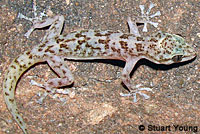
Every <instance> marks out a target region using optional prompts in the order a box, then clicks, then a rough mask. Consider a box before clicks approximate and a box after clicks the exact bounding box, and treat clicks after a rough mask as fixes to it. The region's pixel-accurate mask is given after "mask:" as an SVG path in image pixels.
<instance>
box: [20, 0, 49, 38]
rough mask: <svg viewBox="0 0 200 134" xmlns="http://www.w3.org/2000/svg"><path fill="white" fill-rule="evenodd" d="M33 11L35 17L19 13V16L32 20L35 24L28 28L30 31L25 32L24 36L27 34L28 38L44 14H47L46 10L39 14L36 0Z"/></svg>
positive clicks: (34, 0)
mask: <svg viewBox="0 0 200 134" xmlns="http://www.w3.org/2000/svg"><path fill="white" fill-rule="evenodd" d="M33 13H34V17H33V18H30V17H27V16H25V15H23V14H22V13H19V14H18V18H21V19H25V20H28V21H31V22H32V23H33V26H32V27H31V28H30V29H29V30H28V32H26V33H25V34H24V36H26V37H27V38H29V36H30V34H31V33H32V32H33V31H34V29H35V25H37V24H38V23H40V22H41V21H42V18H43V17H44V16H47V15H46V14H45V11H43V12H41V13H40V14H39V15H38V14H37V5H36V0H33Z"/></svg>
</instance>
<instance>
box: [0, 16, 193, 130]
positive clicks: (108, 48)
mask: <svg viewBox="0 0 200 134" xmlns="http://www.w3.org/2000/svg"><path fill="white" fill-rule="evenodd" d="M63 23H64V16H62V15H56V16H54V17H52V18H47V19H45V20H42V21H37V22H36V23H34V25H33V27H32V28H31V30H30V31H28V34H27V35H30V33H31V32H32V31H33V30H34V29H37V28H43V27H46V26H50V27H49V29H48V30H47V32H46V34H45V36H44V37H43V39H42V41H41V43H40V44H39V45H38V46H35V47H34V48H33V49H32V50H28V51H25V52H23V53H22V54H21V55H19V56H17V57H16V58H15V59H14V60H13V61H12V62H11V64H10V65H9V67H8V70H7V72H6V74H5V79H4V82H3V95H4V99H5V102H6V105H7V107H8V109H9V111H10V112H11V114H12V116H13V118H14V119H15V121H16V122H17V124H18V125H19V126H20V128H21V129H22V131H23V133H24V134H28V130H27V127H26V124H25V122H24V121H23V118H22V116H21V115H20V113H19V111H18V108H17V105H16V101H15V88H16V85H17V82H18V80H19V78H20V77H21V75H22V74H23V73H24V72H25V71H26V70H28V69H29V68H30V67H32V66H33V65H35V64H36V63H41V62H47V63H48V65H49V66H50V67H51V68H52V69H53V70H54V71H55V72H56V74H57V75H58V76H59V78H53V79H50V80H48V81H47V82H45V83H44V84H38V86H40V87H42V88H44V89H46V90H47V91H52V90H54V88H59V87H63V86H67V85H71V84H72V83H73V82H74V77H73V75H72V72H71V71H70V70H69V69H68V67H67V64H66V63H65V62H66V61H64V60H65V59H72V60H94V59H115V60H122V61H124V62H125V67H124V68H123V71H122V74H121V80H122V82H123V83H124V84H125V86H126V87H127V88H128V89H129V90H130V91H131V92H133V94H134V93H138V92H139V91H140V90H141V89H139V88H138V87H136V86H134V85H133V84H132V82H131V78H130V73H131V71H132V70H133V68H134V66H135V64H136V63H137V62H138V61H139V60H140V59H147V60H149V61H151V62H153V63H156V64H166V65H169V64H173V63H179V62H184V61H188V60H192V59H194V58H195V57H196V52H195V50H194V48H193V47H192V46H191V45H190V44H188V43H186V41H185V39H184V38H182V37H181V36H179V35H175V34H170V33H166V32H162V31H158V32H157V33H154V34H152V35H151V36H147V37H143V36H141V35H140V33H139V31H138V29H137V26H136V22H132V21H131V19H130V18H128V25H129V28H130V33H122V32H120V31H111V30H106V31H101V30H92V29H89V30H78V31H74V32H71V33H68V34H65V35H62V34H61V31H62V28H63Z"/></svg>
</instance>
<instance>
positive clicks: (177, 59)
mask: <svg viewBox="0 0 200 134" xmlns="http://www.w3.org/2000/svg"><path fill="white" fill-rule="evenodd" d="M182 57H183V56H182V55H176V56H174V57H172V60H173V61H174V62H175V63H178V62H180V61H181V60H182Z"/></svg>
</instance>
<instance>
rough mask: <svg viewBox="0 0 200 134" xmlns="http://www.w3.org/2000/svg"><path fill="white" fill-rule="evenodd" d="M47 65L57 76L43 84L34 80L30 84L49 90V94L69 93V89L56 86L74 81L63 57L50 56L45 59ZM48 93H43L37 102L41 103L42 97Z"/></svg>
mask: <svg viewBox="0 0 200 134" xmlns="http://www.w3.org/2000/svg"><path fill="white" fill-rule="evenodd" d="M47 63H48V64H49V66H50V67H51V68H52V69H53V70H54V71H55V72H56V74H57V75H58V76H59V78H53V79H50V80H48V81H47V82H46V83H44V84H39V83H37V82H35V81H31V84H32V85H36V86H38V87H41V88H44V89H46V91H48V92H50V94H55V93H58V94H70V91H69V90H64V91H62V90H59V89H57V88H60V87H64V86H68V85H71V84H72V83H73V82H74V77H73V75H72V73H71V71H70V70H69V69H68V67H67V65H66V64H65V61H64V59H62V58H60V57H59V56H52V57H51V58H50V59H48V60H47ZM47 95H48V93H47V92H46V93H44V94H43V96H42V97H41V98H40V99H39V100H38V103H40V104H42V101H43V99H44V98H45V97H46V96H47Z"/></svg>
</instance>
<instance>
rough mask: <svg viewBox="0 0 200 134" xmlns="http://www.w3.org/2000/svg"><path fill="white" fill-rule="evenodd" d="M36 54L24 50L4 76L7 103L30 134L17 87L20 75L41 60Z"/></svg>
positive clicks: (25, 133) (20, 124)
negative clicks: (21, 109) (19, 108)
mask: <svg viewBox="0 0 200 134" xmlns="http://www.w3.org/2000/svg"><path fill="white" fill-rule="evenodd" d="M38 59H40V58H38V57H37V58H36V56H35V55H33V54H31V52H30V51H26V52H24V53H23V54H22V55H20V56H18V57H17V58H16V59H15V60H13V61H12V63H11V64H10V66H9V67H8V71H7V73H6V75H5V78H4V83H3V95H4V99H5V102H6V105H7V107H8V109H9V111H10V112H11V114H12V116H13V117H14V119H15V121H16V122H17V124H18V125H19V126H20V128H21V129H22V130H23V133H24V134H28V131H27V128H26V124H25V122H24V121H23V119H22V117H21V115H20V113H19V112H18V108H17V105H16V101H15V88H16V85H17V81H18V79H19V78H20V76H21V75H22V74H23V73H24V72H25V71H26V70H28V69H29V67H31V66H32V65H34V64H35V63H37V62H39V61H38Z"/></svg>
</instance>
